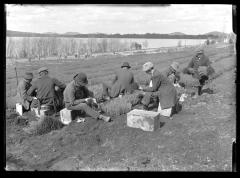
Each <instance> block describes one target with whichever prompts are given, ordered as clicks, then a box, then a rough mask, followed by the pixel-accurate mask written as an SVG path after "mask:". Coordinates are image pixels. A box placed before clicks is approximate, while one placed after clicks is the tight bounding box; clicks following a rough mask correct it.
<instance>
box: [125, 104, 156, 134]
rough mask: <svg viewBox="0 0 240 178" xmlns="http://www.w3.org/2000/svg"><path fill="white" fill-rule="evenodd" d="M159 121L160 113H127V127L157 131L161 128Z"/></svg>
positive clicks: (134, 111)
mask: <svg viewBox="0 0 240 178" xmlns="http://www.w3.org/2000/svg"><path fill="white" fill-rule="evenodd" d="M159 119H160V114H159V113H158V112H154V111H144V110H139V109H134V110H132V111H130V112H129V113H127V126H129V127H133V128H140V129H142V130H144V131H155V130H157V129H158V128H159V126H160V121H159Z"/></svg>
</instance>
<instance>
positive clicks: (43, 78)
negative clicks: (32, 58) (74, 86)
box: [27, 67, 66, 113]
mask: <svg viewBox="0 0 240 178" xmlns="http://www.w3.org/2000/svg"><path fill="white" fill-rule="evenodd" d="M38 74H39V78H38V79H37V80H36V81H35V82H33V84H32V86H31V88H30V89H29V90H28V92H27V94H28V95H31V94H32V93H33V92H34V91H37V94H36V98H37V99H35V100H34V102H33V105H32V107H35V106H37V107H38V111H39V110H40V109H41V105H43V104H44V105H46V106H49V107H50V108H53V109H54V111H55V113H56V112H57V111H58V110H60V109H61V108H60V106H61V103H60V102H59V98H58V97H57V96H56V93H55V87H56V86H58V87H59V89H60V90H64V89H65V87H66V85H65V84H64V83H62V82H60V81H59V80H57V79H55V78H50V77H49V76H48V68H46V67H42V68H40V69H39V70H38ZM50 110H51V109H50Z"/></svg>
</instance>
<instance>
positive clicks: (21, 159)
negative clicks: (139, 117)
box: [6, 69, 236, 171]
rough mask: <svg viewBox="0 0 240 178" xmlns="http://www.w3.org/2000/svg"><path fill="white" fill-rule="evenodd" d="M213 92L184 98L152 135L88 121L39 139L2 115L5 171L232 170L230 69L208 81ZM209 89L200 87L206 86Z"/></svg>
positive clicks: (120, 123)
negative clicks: (171, 117)
mask: <svg viewBox="0 0 240 178" xmlns="http://www.w3.org/2000/svg"><path fill="white" fill-rule="evenodd" d="M209 85H211V87H214V91H215V93H214V94H207V93H204V94H203V95H201V96H199V97H197V98H191V97H190V98H187V99H186V101H185V102H184V104H183V110H182V111H181V112H180V113H179V114H177V115H174V116H173V119H172V120H165V124H164V125H163V126H162V127H161V128H159V129H158V130H157V131H155V132H146V131H143V130H140V129H135V128H130V127H128V126H127V125H126V119H127V117H126V115H122V116H120V117H116V118H113V121H112V122H109V123H105V122H103V121H100V120H94V119H91V118H87V119H86V121H85V122H83V123H77V122H72V123H71V124H70V125H68V126H64V127H63V128H62V129H60V130H55V131H52V132H50V133H47V134H44V135H38V136H33V135H32V136H31V135H29V134H27V133H25V132H24V131H23V128H24V127H26V125H27V124H28V122H30V120H31V119H34V118H33V117H31V119H29V120H27V121H28V122H25V120H24V119H17V114H15V113H14V112H11V111H7V115H6V164H7V170H30V171H34V170H38V171H45V170H75V171H89V170H90V171H92V170H94V171H96V170H97V171H112V170H114V171H119V170H120V171H132V170H137V171H146V170H148V171H231V170H232V139H233V138H235V134H236V106H235V104H236V99H235V98H236V91H235V69H232V70H229V71H225V72H224V73H223V74H222V75H220V76H218V77H217V78H216V79H214V80H213V81H212V83H210V84H209ZM207 87H208V86H205V88H207Z"/></svg>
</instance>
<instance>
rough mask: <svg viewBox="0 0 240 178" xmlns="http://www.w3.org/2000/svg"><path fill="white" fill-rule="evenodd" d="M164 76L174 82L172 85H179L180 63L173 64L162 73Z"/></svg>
mask: <svg viewBox="0 0 240 178" xmlns="http://www.w3.org/2000/svg"><path fill="white" fill-rule="evenodd" d="M162 74H163V75H164V76H165V77H168V79H169V80H170V81H171V82H172V83H174V84H175V83H177V82H178V81H179V80H180V74H179V63H178V62H173V63H172V64H171V65H170V66H169V68H167V69H166V70H164V71H163V72H162Z"/></svg>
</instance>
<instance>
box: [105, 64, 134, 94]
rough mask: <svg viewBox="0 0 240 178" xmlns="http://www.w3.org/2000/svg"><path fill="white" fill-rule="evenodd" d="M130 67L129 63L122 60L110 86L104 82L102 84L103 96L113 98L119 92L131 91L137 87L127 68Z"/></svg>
mask: <svg viewBox="0 0 240 178" xmlns="http://www.w3.org/2000/svg"><path fill="white" fill-rule="evenodd" d="M130 68H131V67H130V65H129V63H128V62H124V63H123V65H122V66H121V69H120V70H118V71H116V72H115V78H114V80H113V82H112V86H110V85H108V84H106V83H103V84H102V86H103V96H104V97H106V98H108V97H110V98H115V97H118V96H119V95H120V94H125V93H132V92H133V91H134V90H135V89H137V88H138V85H137V84H136V83H135V82H134V76H133V73H132V72H131V71H130V70H129V69H130ZM108 99H109V98H108Z"/></svg>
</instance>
